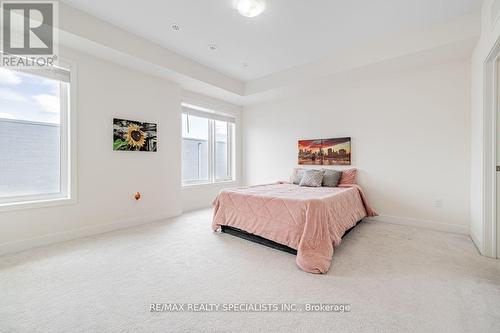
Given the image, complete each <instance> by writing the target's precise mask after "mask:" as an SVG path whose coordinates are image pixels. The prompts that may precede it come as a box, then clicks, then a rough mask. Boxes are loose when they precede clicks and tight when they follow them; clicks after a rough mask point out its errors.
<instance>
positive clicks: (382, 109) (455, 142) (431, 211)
mask: <svg viewBox="0 0 500 333" xmlns="http://www.w3.org/2000/svg"><path fill="white" fill-rule="evenodd" d="M359 77H361V79H360V78H359ZM469 116H470V115H469V62H468V61H467V60H463V61H458V62H455V63H445V64H437V65H436V64H433V65H425V66H419V67H414V68H407V69H401V70H398V71H397V72H387V73H385V72H383V71H382V72H380V71H379V72H377V71H373V72H369V71H367V73H366V75H364V77H363V76H359V75H358V79H356V80H350V81H349V80H345V82H343V81H339V80H336V81H335V80H332V81H331V82H325V84H324V85H323V88H322V89H320V90H318V91H315V92H304V93H302V94H300V95H297V96H294V97H291V98H287V99H284V100H280V101H274V102H270V103H267V104H263V105H257V106H252V107H248V108H245V110H244V112H243V122H244V124H245V128H244V134H243V142H244V152H245V155H244V160H243V165H244V167H243V169H244V171H245V180H246V181H247V183H248V184H257V183H266V182H273V181H277V180H283V179H287V178H288V177H289V175H290V173H291V170H292V168H294V167H296V166H297V140H298V139H314V138H328V137H342V136H351V137H352V152H353V166H355V167H357V168H358V169H359V170H360V179H359V181H360V183H361V184H362V186H363V187H364V188H365V189H366V192H367V195H368V197H369V199H370V200H371V202H372V203H373V206H374V207H375V208H376V209H377V210H378V211H379V213H380V214H382V215H385V216H390V217H402V218H403V219H406V220H408V219H410V220H412V221H413V222H416V223H420V222H421V223H425V224H429V223H431V224H432V223H435V224H436V225H439V224H441V223H445V224H449V225H451V226H452V227H451V228H448V230H456V231H460V232H468V224H469V179H470V173H469V171H470V165H469V163H470V160H469V157H470V147H469V144H470V142H469ZM435 200H442V207H441V208H436V207H433V206H434V204H435V203H434V201H435ZM414 219H416V220H417V221H415V220H414Z"/></svg>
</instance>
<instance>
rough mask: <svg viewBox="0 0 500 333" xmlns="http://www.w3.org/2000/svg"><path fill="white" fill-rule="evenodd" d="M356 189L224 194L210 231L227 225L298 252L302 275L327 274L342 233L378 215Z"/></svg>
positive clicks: (276, 188)
mask: <svg viewBox="0 0 500 333" xmlns="http://www.w3.org/2000/svg"><path fill="white" fill-rule="evenodd" d="M376 215H377V213H376V212H375V211H374V210H373V209H372V208H371V207H370V205H369V204H368V202H367V201H366V197H365V195H364V193H363V191H362V190H361V188H360V187H359V186H357V185H349V186H346V185H344V186H342V187H301V186H298V185H293V184H288V183H278V184H268V185H258V186H250V187H242V188H236V189H230V190H223V191H221V192H220V193H219V195H218V196H217V198H216V199H215V200H214V216H213V222H212V228H213V230H218V229H220V227H221V226H222V225H225V226H231V227H234V228H238V229H240V230H244V231H246V232H249V233H252V234H255V235H258V236H261V237H264V238H267V239H269V240H272V241H275V242H277V243H280V244H283V245H286V246H289V247H291V248H293V249H296V250H297V259H296V260H297V265H298V266H299V267H300V268H301V269H303V270H304V271H306V272H310V273H326V272H328V270H329V268H330V265H331V262H332V255H333V249H334V247H336V246H338V245H339V244H340V242H341V239H342V236H343V235H344V233H345V231H346V230H348V229H349V228H351V227H353V226H354V225H356V223H357V222H358V221H360V220H361V219H363V218H364V217H366V216H376Z"/></svg>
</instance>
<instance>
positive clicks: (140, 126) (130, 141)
mask: <svg viewBox="0 0 500 333" xmlns="http://www.w3.org/2000/svg"><path fill="white" fill-rule="evenodd" d="M156 130H157V129H156V124H150V123H141V122H138V121H131V120H124V119H116V118H115V119H113V150H132V151H156V145H157V138H156Z"/></svg>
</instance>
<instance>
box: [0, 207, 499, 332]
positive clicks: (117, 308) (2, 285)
mask: <svg viewBox="0 0 500 333" xmlns="http://www.w3.org/2000/svg"><path fill="white" fill-rule="evenodd" d="M210 217H211V216H210V211H209V210H205V211H198V212H194V213H190V214H186V215H184V216H182V217H179V218H176V219H172V220H169V221H164V222H159V223H154V224H149V225H145V226H141V227H136V228H131V229H127V230H123V231H119V232H113V233H108V234H103V235H99V236H95V237H90V238H85V239H81V240H76V241H71V242H66V243H61V244H57V245H53V246H48V247H44V248H39V249H35V250H32V251H27V252H23V253H19V254H15V255H9V256H3V257H0V331H1V332H127V331H130V332H132V331H134V332H138V331H139V332H140V331H143V332H152V331H155V332H170V331H172V332H173V331H175V332H179V331H190V332H191V331H193V332H211V331H217V332H221V331H227V332H234V331H239V332H259V331H260V332H268V331H274V332H280V331H281V332H291V331H297V332H305V331H316V332H327V331H329V332H500V261H497V260H493V259H488V258H484V257H481V256H479V255H478V253H477V251H476V249H475V248H474V246H473V244H472V242H471V240H470V239H469V238H468V237H466V236H461V235H454V234H447V233H441V232H434V231H430V230H426V229H419V228H410V227H403V226H397V225H391V224H383V223H375V222H368V223H362V224H360V225H359V226H358V227H357V228H356V229H355V230H354V231H353V232H352V233H351V234H349V235H348V236H347V237H346V238H345V239H344V241H343V243H342V245H341V246H340V247H339V248H338V249H337V250H336V252H335V254H334V261H333V266H332V269H331V270H330V272H329V273H328V274H326V275H322V276H321V275H312V274H308V273H304V272H302V271H301V270H299V269H298V268H297V267H296V265H295V257H294V256H293V255H290V254H287V253H282V252H278V251H276V250H273V249H269V248H266V247H263V246H261V245H257V244H253V243H250V242H247V241H244V240H241V239H238V238H235V237H233V236H230V235H225V234H222V235H221V234H214V233H212V232H211V230H210ZM152 302H154V303H174V302H180V303H189V302H204V303H241V302H251V303H267V302H271V303H301V304H302V303H348V304H350V306H351V311H350V312H349V313H320V312H318V313H197V312H190V313H150V312H149V304H150V303H152Z"/></svg>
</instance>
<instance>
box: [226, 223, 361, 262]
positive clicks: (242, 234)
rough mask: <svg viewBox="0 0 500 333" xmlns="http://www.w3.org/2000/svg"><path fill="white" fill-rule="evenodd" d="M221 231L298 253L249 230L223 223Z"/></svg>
mask: <svg viewBox="0 0 500 333" xmlns="http://www.w3.org/2000/svg"><path fill="white" fill-rule="evenodd" d="M361 221H363V220H361ZM361 221H359V222H358V223H356V224H355V225H354V227H352V228H350V229H347V230H346V232H345V233H344V235H343V236H342V238H344V237H345V236H346V235H347V234H348V233H350V232H351V231H352V229H354V228H356V226H357V225H358V224H359V223H360V222H361ZM221 231H222V232H223V233H226V234H229V235H233V236H236V237H239V238H242V239H246V240H248V241H251V242H254V243H257V244H261V245H265V246H268V247H270V248H273V249H275V250H279V251H283V252H287V253H291V254H293V255H297V250H295V249H292V248H291V247H288V246H286V245H283V244H280V243H276V242H274V241H272V240H269V239H266V238H264V237H261V236H257V235H254V234H251V233H248V232H246V231H243V230H241V229H238V228H234V227H230V226H227V225H223V226H221Z"/></svg>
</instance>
